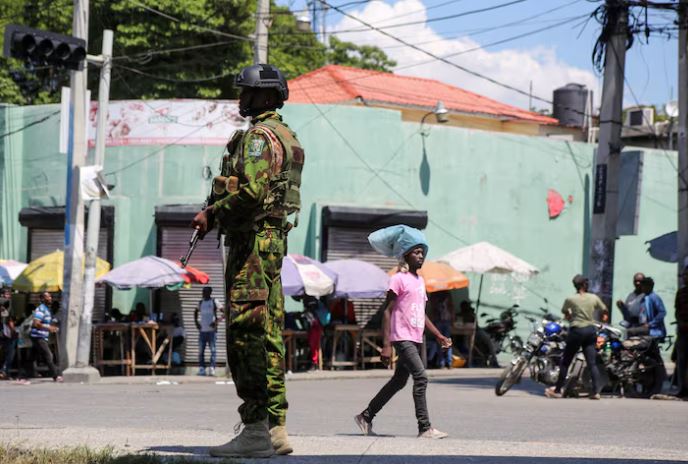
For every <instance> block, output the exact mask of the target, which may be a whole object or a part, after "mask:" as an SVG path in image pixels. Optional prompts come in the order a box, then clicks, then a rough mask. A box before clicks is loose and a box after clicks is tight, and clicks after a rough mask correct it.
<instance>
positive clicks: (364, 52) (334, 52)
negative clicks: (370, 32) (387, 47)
mask: <svg viewBox="0 0 688 464" xmlns="http://www.w3.org/2000/svg"><path fill="white" fill-rule="evenodd" d="M327 61H328V62H329V63H332V64H341V65H343V66H351V67H354V68H362V69H372V70H375V71H385V72H391V71H392V68H394V67H395V66H396V65H397V62H396V61H394V60H391V59H390V58H389V57H388V56H387V54H386V53H385V52H384V51H383V50H382V49H381V48H379V47H376V46H374V45H356V44H354V43H352V42H344V41H342V40H339V39H338V38H337V37H335V36H331V37H330V47H329V49H328V50H327Z"/></svg>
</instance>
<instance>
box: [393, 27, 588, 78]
mask: <svg viewBox="0 0 688 464" xmlns="http://www.w3.org/2000/svg"><path fill="white" fill-rule="evenodd" d="M586 17H588V15H587V14H584V15H580V16H576V17H574V18H566V19H564V20H563V21H560V22H558V23H555V24H551V25H549V26H545V27H541V28H539V29H535V30H532V31H528V32H524V33H522V34H517V35H514V36H511V37H507V38H505V39H500V40H497V41H494V42H490V43H487V44H484V45H479V46H477V47H473V48H469V49H466V50H461V51H459V52H455V53H450V54H448V55H443V56H442V58H453V57H455V56H459V55H464V54H466V53H471V52H475V51H478V50H484V49H486V48H489V47H493V46H495V45H502V44H505V43H508V42H513V41H514V40H518V39H522V38H524V37H529V36H531V35H536V34H539V33H540V32H544V31H548V30H550V29H555V28H557V27H560V26H563V25H565V24H569V23H570V22H571V20H572V19H573V20H576V19H581V18H586ZM434 61H435V60H434V59H432V60H425V61H418V62H415V63H410V64H407V65H404V66H398V67H396V68H395V69H394V70H395V71H397V70H399V69H408V68H413V67H415V66H420V65H423V64H428V63H432V62H434Z"/></svg>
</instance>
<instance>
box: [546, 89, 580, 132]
mask: <svg viewBox="0 0 688 464" xmlns="http://www.w3.org/2000/svg"><path fill="white" fill-rule="evenodd" d="M553 100H554V101H553V105H552V106H553V108H552V115H553V116H554V117H555V118H557V119H558V120H559V124H561V125H562V126H569V127H583V126H584V125H585V108H586V103H587V100H588V89H587V88H586V87H585V86H584V85H582V84H566V85H565V86H564V87H559V88H558V89H555V90H554V98H553Z"/></svg>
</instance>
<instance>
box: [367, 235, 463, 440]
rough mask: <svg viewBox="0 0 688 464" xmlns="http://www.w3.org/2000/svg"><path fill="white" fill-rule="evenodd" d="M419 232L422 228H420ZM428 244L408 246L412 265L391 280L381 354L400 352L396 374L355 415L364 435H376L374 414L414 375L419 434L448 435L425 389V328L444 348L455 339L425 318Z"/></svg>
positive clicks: (407, 257) (407, 256)
mask: <svg viewBox="0 0 688 464" xmlns="http://www.w3.org/2000/svg"><path fill="white" fill-rule="evenodd" d="M418 232H419V231H418ZM426 253H427V245H425V244H421V245H415V246H413V247H412V248H411V249H410V250H408V251H407V252H406V253H405V254H404V255H403V259H404V261H405V263H406V264H407V265H408V271H407V272H398V273H397V274H395V275H394V276H392V278H391V279H390V282H389V290H388V292H387V301H386V302H385V312H384V318H383V333H384V346H383V348H382V353H381V355H380V357H381V359H382V362H383V363H384V364H385V365H388V364H389V362H390V359H391V357H392V346H394V349H395V351H396V353H397V355H398V356H399V360H398V362H397V365H396V369H395V370H394V375H393V376H392V378H391V379H390V380H389V382H387V384H385V386H384V387H382V389H381V390H380V391H379V393H378V394H377V395H376V396H375V398H373V399H372V400H371V401H370V404H369V405H368V407H367V408H366V409H365V410H364V411H363V412H362V413H361V414H359V415H357V416H356V417H354V420H355V421H356V424H357V425H358V427H359V428H360V429H361V431H362V432H363V434H364V435H374V433H373V418H374V417H375V415H376V414H377V413H378V412H379V411H380V410H381V409H382V407H383V406H384V405H385V404H387V402H388V401H389V400H390V399H391V398H392V396H394V395H395V394H396V393H397V392H398V391H399V390H401V389H402V388H404V386H405V385H406V382H407V381H408V378H409V376H411V377H413V402H414V404H415V409H416V419H417V420H418V437H419V438H435V439H437V438H445V437H446V436H447V434H446V433H444V432H440V431H439V430H437V429H435V428H433V427H432V425H431V424H430V418H429V417H428V408H427V403H426V399H425V391H426V388H427V384H428V377H427V374H426V373H425V367H424V366H423V361H422V359H421V355H420V350H421V348H422V342H423V331H424V329H426V328H427V329H428V330H429V331H430V333H432V335H434V336H435V338H436V339H437V342H438V343H439V344H440V345H441V346H442V348H445V349H447V348H449V347H450V346H451V343H452V342H451V339H449V338H447V337H445V336H443V335H442V334H441V333H440V332H439V330H437V328H436V327H435V325H434V324H433V323H432V322H431V321H430V320H429V319H426V318H425V302H426V301H427V295H426V293H425V282H424V281H423V277H421V276H420V275H418V270H419V269H420V268H421V266H422V265H423V261H424V260H425V254H426Z"/></svg>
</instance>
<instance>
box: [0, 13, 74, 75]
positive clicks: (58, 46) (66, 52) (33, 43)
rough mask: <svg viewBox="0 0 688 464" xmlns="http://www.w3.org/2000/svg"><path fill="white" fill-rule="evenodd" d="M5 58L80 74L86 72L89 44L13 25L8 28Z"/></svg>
mask: <svg viewBox="0 0 688 464" xmlns="http://www.w3.org/2000/svg"><path fill="white" fill-rule="evenodd" d="M3 55H4V56H5V57H8V58H9V57H12V58H18V59H20V60H24V61H25V62H29V63H32V64H34V65H38V66H45V65H48V66H56V67H62V68H67V69H71V70H73V71H80V70H82V69H84V60H85V59H86V41H85V40H84V39H79V38H77V37H72V36H70V35H63V34H56V33H54V32H47V31H41V30H39V29H32V28H30V27H26V26H18V25H15V24H10V25H8V26H7V27H6V28H5V46H4V49H3Z"/></svg>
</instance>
